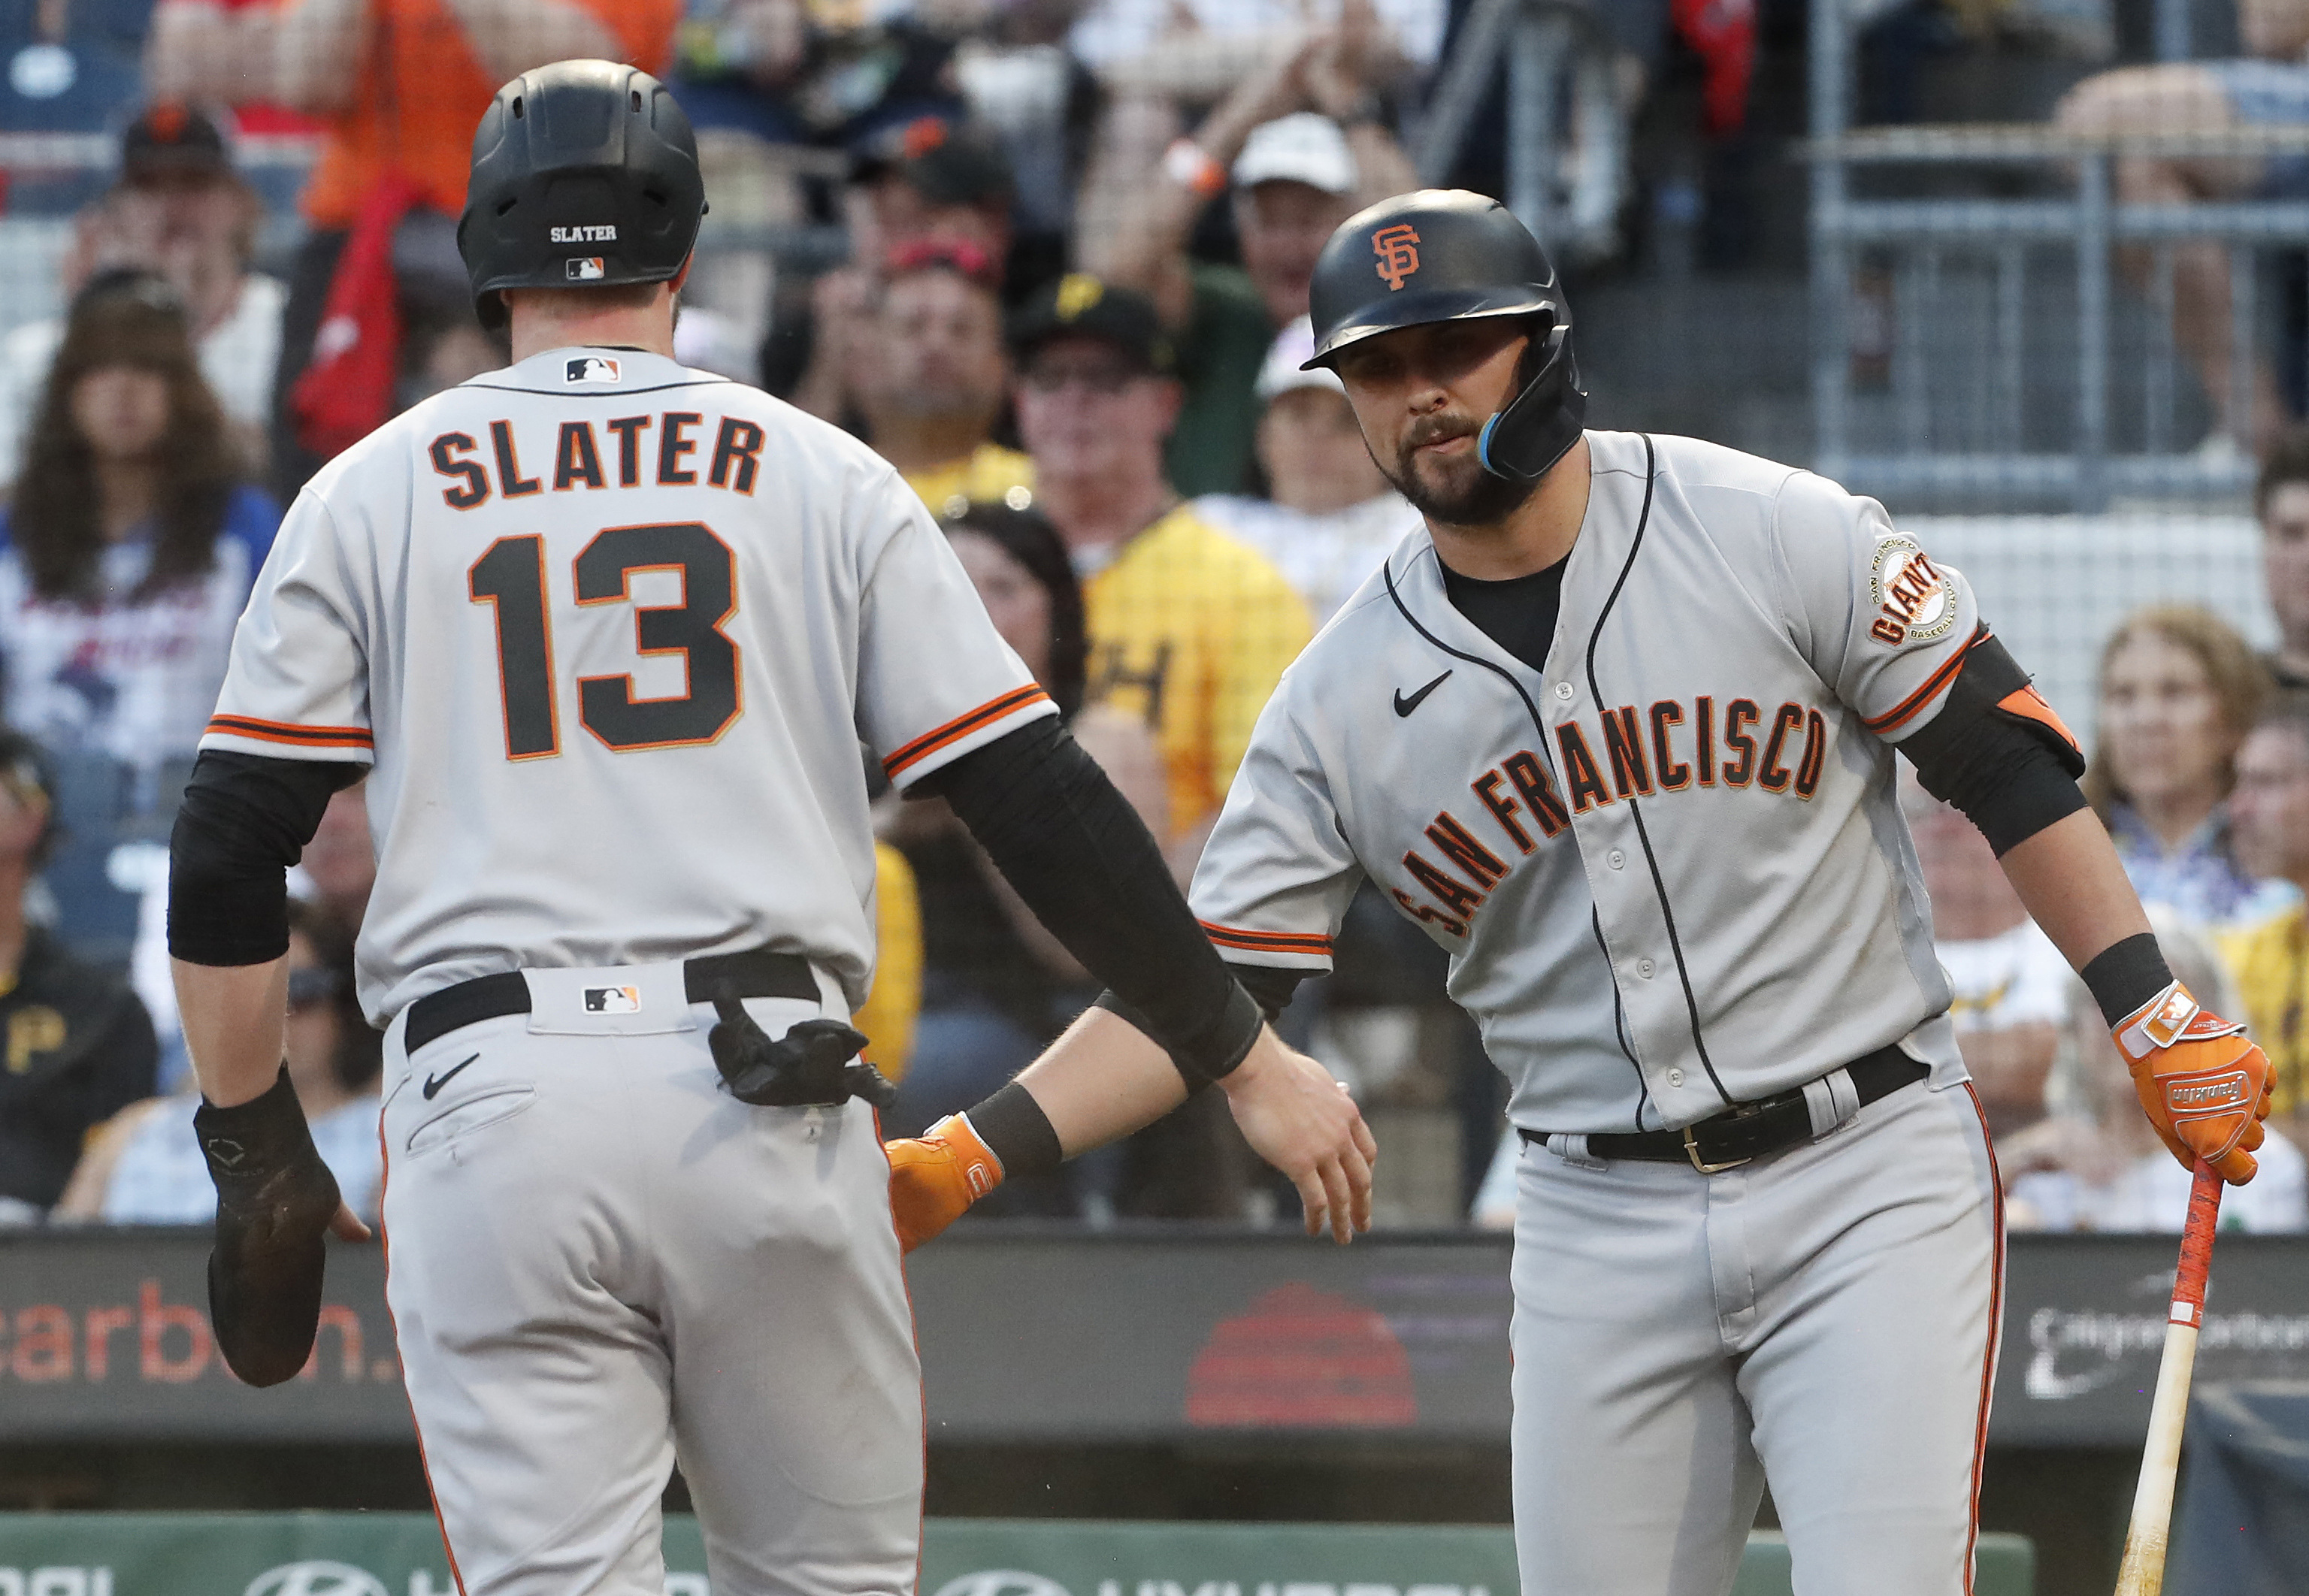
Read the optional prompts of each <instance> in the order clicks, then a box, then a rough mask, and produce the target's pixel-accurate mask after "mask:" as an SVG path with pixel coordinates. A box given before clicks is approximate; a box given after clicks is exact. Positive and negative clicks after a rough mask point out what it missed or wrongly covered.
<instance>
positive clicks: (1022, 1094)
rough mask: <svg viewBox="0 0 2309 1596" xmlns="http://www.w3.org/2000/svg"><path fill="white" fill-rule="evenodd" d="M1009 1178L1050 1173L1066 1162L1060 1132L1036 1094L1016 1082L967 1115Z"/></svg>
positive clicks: (988, 1150)
mask: <svg viewBox="0 0 2309 1596" xmlns="http://www.w3.org/2000/svg"><path fill="white" fill-rule="evenodd" d="M964 1119H966V1120H967V1121H968V1122H969V1124H970V1128H971V1129H972V1130H973V1131H975V1132H977V1133H978V1139H979V1140H980V1141H981V1142H983V1143H986V1151H987V1152H990V1153H992V1154H993V1155H994V1157H995V1160H996V1161H997V1162H999V1164H1000V1165H1001V1166H1002V1173H1003V1175H1004V1176H1005V1177H1006V1178H1007V1177H1011V1176H1017V1175H1048V1174H1050V1173H1051V1171H1052V1170H1054V1169H1057V1168H1058V1167H1059V1165H1060V1164H1061V1163H1063V1162H1065V1161H1066V1156H1067V1155H1066V1150H1065V1149H1064V1148H1062V1147H1060V1146H1059V1133H1058V1131H1057V1129H1056V1128H1055V1127H1054V1126H1052V1125H1051V1118H1050V1116H1049V1115H1047V1114H1045V1113H1043V1112H1042V1104H1040V1103H1038V1102H1036V1101H1035V1100H1034V1094H1033V1092H1031V1091H1027V1090H1026V1089H1025V1087H1024V1086H1021V1085H1020V1084H1018V1083H1017V1082H1016V1081H1013V1082H1011V1083H1010V1084H1009V1085H1007V1086H1005V1087H1004V1088H1003V1089H1002V1090H1001V1091H998V1092H996V1093H995V1094H994V1095H993V1096H991V1097H990V1098H988V1099H987V1100H985V1101H984V1102H982V1103H980V1104H979V1105H978V1106H977V1107H976V1108H974V1109H971V1110H970V1112H969V1113H967V1114H966V1115H964Z"/></svg>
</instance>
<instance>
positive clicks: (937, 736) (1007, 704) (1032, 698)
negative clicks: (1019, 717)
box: [882, 685, 1051, 781]
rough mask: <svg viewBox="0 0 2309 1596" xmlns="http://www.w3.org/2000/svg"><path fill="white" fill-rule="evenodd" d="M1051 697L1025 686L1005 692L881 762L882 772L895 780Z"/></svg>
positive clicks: (1049, 700) (957, 716) (1048, 700)
mask: <svg viewBox="0 0 2309 1596" xmlns="http://www.w3.org/2000/svg"><path fill="white" fill-rule="evenodd" d="M1050 702H1051V695H1050V694H1048V693H1045V692H1043V691H1042V688H1040V687H1038V686H1031V685H1030V686H1024V687H1019V688H1016V689H1015V690H1013V691H1011V692H1008V693H1005V694H1002V696H1001V697H999V698H996V699H991V700H990V701H988V702H987V703H982V704H980V705H979V706H978V707H977V708H976V709H974V710H972V711H971V712H968V713H967V714H962V715H956V717H955V718H954V719H953V720H949V721H947V723H946V724H945V725H943V726H940V727H938V728H936V729H932V730H930V731H926V732H924V733H922V735H921V736H920V737H918V738H915V739H914V740H913V741H912V742H911V743H908V744H907V745H906V746H904V747H902V748H900V749H899V750H898V751H897V752H896V753H895V754H893V755H890V756H889V757H888V758H886V759H885V760H884V761H883V762H882V772H883V774H885V775H886V776H888V777H889V778H890V779H891V780H892V781H895V780H896V779H897V777H898V774H899V772H902V771H904V770H905V769H906V768H907V767H908V766H910V765H916V764H920V763H921V762H922V761H923V760H925V759H928V758H929V757H930V755H933V754H935V753H937V752H938V750H939V749H941V748H943V747H946V746H947V745H948V744H950V743H956V742H959V741H960V740H961V739H962V738H966V737H968V736H969V735H970V734H971V733H972V732H973V731H977V730H980V729H982V728H984V727H987V726H990V725H992V724H993V723H994V722H995V721H997V720H1000V719H1002V717H1003V716H1005V715H1007V714H1010V713H1012V712H1015V711H1018V710H1023V709H1026V708H1028V707H1030V706H1031V705H1033V704H1038V703H1050Z"/></svg>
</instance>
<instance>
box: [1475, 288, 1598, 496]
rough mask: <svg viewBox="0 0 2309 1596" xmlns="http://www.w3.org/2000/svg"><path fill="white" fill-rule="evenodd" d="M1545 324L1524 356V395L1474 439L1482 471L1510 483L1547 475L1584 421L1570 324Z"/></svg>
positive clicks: (1559, 320) (1557, 319)
mask: <svg viewBox="0 0 2309 1596" xmlns="http://www.w3.org/2000/svg"><path fill="white" fill-rule="evenodd" d="M1548 319H1549V322H1550V323H1551V325H1549V327H1548V329H1547V331H1546V332H1544V333H1543V334H1540V335H1538V336H1536V337H1535V338H1534V340H1533V341H1532V344H1531V346H1530V348H1529V349H1528V350H1527V351H1526V354H1525V356H1524V360H1523V366H1524V369H1525V370H1526V371H1530V372H1532V374H1533V375H1531V376H1530V378H1529V379H1528V380H1527V381H1526V383H1525V384H1524V385H1523V392H1522V393H1518V394H1517V395H1516V396H1515V398H1514V399H1513V400H1512V401H1509V404H1508V406H1507V408H1506V409H1504V410H1500V412H1499V413H1498V414H1496V415H1494V416H1493V417H1492V418H1491V419H1490V420H1488V421H1486V422H1484V423H1483V431H1482V432H1481V433H1480V434H1478V435H1477V436H1476V439H1475V458H1476V459H1477V460H1479V461H1481V462H1483V469H1484V470H1487V471H1489V472H1491V473H1492V475H1493V476H1495V477H1503V478H1505V479H1507V480H1509V481H1510V482H1535V481H1537V480H1538V479H1540V478H1542V477H1544V476H1545V475H1547V473H1548V471H1549V470H1552V468H1553V466H1554V464H1555V462H1557V461H1559V460H1561V459H1562V458H1563V456H1564V455H1565V454H1566V453H1569V452H1570V448H1571V445H1572V444H1576V443H1578V441H1579V433H1580V429H1581V427H1583V426H1584V425H1585V424H1586V422H1587V390H1586V389H1584V388H1582V387H1581V386H1580V385H1579V365H1578V361H1577V360H1575V359H1574V358H1572V354H1571V318H1570V316H1568V315H1561V314H1560V313H1559V314H1558V315H1555V316H1551V317H1549V318H1548ZM1534 367H1536V370H1534Z"/></svg>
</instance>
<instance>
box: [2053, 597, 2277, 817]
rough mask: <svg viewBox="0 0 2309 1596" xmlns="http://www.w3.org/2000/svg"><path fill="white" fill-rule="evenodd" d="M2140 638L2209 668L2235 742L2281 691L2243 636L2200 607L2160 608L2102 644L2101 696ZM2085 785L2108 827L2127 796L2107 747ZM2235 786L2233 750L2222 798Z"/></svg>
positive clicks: (2097, 753) (2139, 615)
mask: <svg viewBox="0 0 2309 1596" xmlns="http://www.w3.org/2000/svg"><path fill="white" fill-rule="evenodd" d="M2141 637H2156V638H2158V639H2161V640H2162V641H2164V642H2166V643H2171V644H2172V645H2173V646H2174V647H2175V648H2177V649H2181V650H2183V651H2186V652H2187V653H2189V654H2191V655H2192V656H2194V657H2195V659H2196V661H2197V663H2198V664H2199V665H2201V666H2202V667H2204V671H2205V679H2206V680H2207V681H2208V682H2210V684H2211V685H2212V689H2213V696H2214V697H2215V698H2216V699H2218V701H2219V703H2220V706H2221V724H2222V725H2223V726H2224V727H2225V728H2227V730H2228V732H2229V734H2230V736H2231V737H2232V738H2234V740H2235V742H2238V743H2241V742H2243V741H2244V737H2245V733H2247V732H2249V731H2251V730H2252V729H2253V724H2254V722H2255V721H2257V720H2260V719H2261V711H2262V710H2263V709H2264V708H2265V707H2266V706H2267V704H2268V703H2269V699H2270V694H2272V693H2273V692H2274V691H2275V690H2276V683H2275V681H2274V680H2273V679H2272V678H2271V677H2270V674H2269V667H2268V666H2266V665H2264V664H2262V663H2261V656H2260V655H2258V654H2256V653H2254V652H2253V645H2252V644H2251V643H2247V642H2246V641H2245V640H2244V635H2243V634H2241V633H2239V632H2238V631H2237V629H2236V628H2235V626H2232V625H2229V624H2228V623H2227V621H2225V620H2223V619H2221V617H2218V616H2217V615H2215V614H2214V613H2213V612H2212V611H2211V610H2210V609H2206V608H2203V607H2202V606H2201V605H2195V604H2155V605H2151V606H2149V608H2146V609H2136V610H2134V611H2133V612H2132V614H2131V615H2129V616H2127V617H2124V620H2123V623H2122V624H2121V625H2118V627H2117V628H2116V630H2115V631H2114V632H2112V633H2110V634H2108V641H2107V642H2106V643H2103V644H2102V645H2101V651H2100V669H2099V671H2098V673H2097V676H2096V677H2095V682H2096V692H2097V691H2098V684H2099V683H2103V682H2106V680H2107V679H2108V668H2109V663H2110V661H2112V660H2114V659H2115V658H2116V656H2117V654H2118V653H2119V651H2122V650H2123V648H2124V647H2125V645H2126V644H2128V643H2132V642H2133V641H2134V640H2135V639H2138V638H2141ZM2081 785H2082V786H2083V788H2084V791H2085V800H2086V801H2087V802H2088V803H2089V804H2091V805H2092V807H2093V813H2094V814H2096V815H2099V816H2100V818H2101V824H2103V825H2106V824H2108V819H2109V815H2111V814H2112V813H2113V812H2114V809H2115V807H2116V806H2117V805H2119V804H2121V803H2123V802H2124V801H2125V800H2126V798H2127V796H2128V795H2127V794H2126V792H2125V790H2124V789H2123V786H2122V785H2120V784H2119V782H2118V781H2117V779H2116V772H2114V771H2113V770H2111V769H2110V768H2109V759H2108V754H2107V751H2106V748H2105V747H2096V748H2095V749H2094V750H2093V756H2092V763H2090V764H2088V765H2087V766H2086V767H2085V778H2084V781H2083V782H2082V783H2081ZM2235 785H2236V754H2235V746H2234V745H2232V746H2231V749H2230V752H2229V753H2228V754H2227V755H2225V756H2224V757H2223V758H2222V760H2221V768H2220V789H2221V797H2222V798H2227V797H2228V795H2229V789H2231V788H2233V787H2235Z"/></svg>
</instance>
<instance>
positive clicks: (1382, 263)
mask: <svg viewBox="0 0 2309 1596" xmlns="http://www.w3.org/2000/svg"><path fill="white" fill-rule="evenodd" d="M1418 244H1419V235H1418V234H1417V233H1415V232H1414V231H1413V230H1412V228H1411V224H1410V223H1409V222H1407V221H1398V222H1397V223H1396V224H1395V225H1394V226H1393V227H1391V228H1381V229H1379V231H1378V232H1376V233H1373V234H1372V235H1371V253H1372V254H1375V255H1377V256H1379V265H1378V266H1377V268H1376V270H1377V271H1378V272H1379V276H1380V277H1382V278H1384V279H1385V280H1386V281H1387V286H1388V289H1389V290H1390V291H1392V290H1394V289H1400V288H1402V287H1403V280H1404V279H1405V278H1406V277H1408V276H1410V275H1411V274H1412V273H1413V272H1416V271H1418V270H1419V250H1418V247H1417V246H1418Z"/></svg>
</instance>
